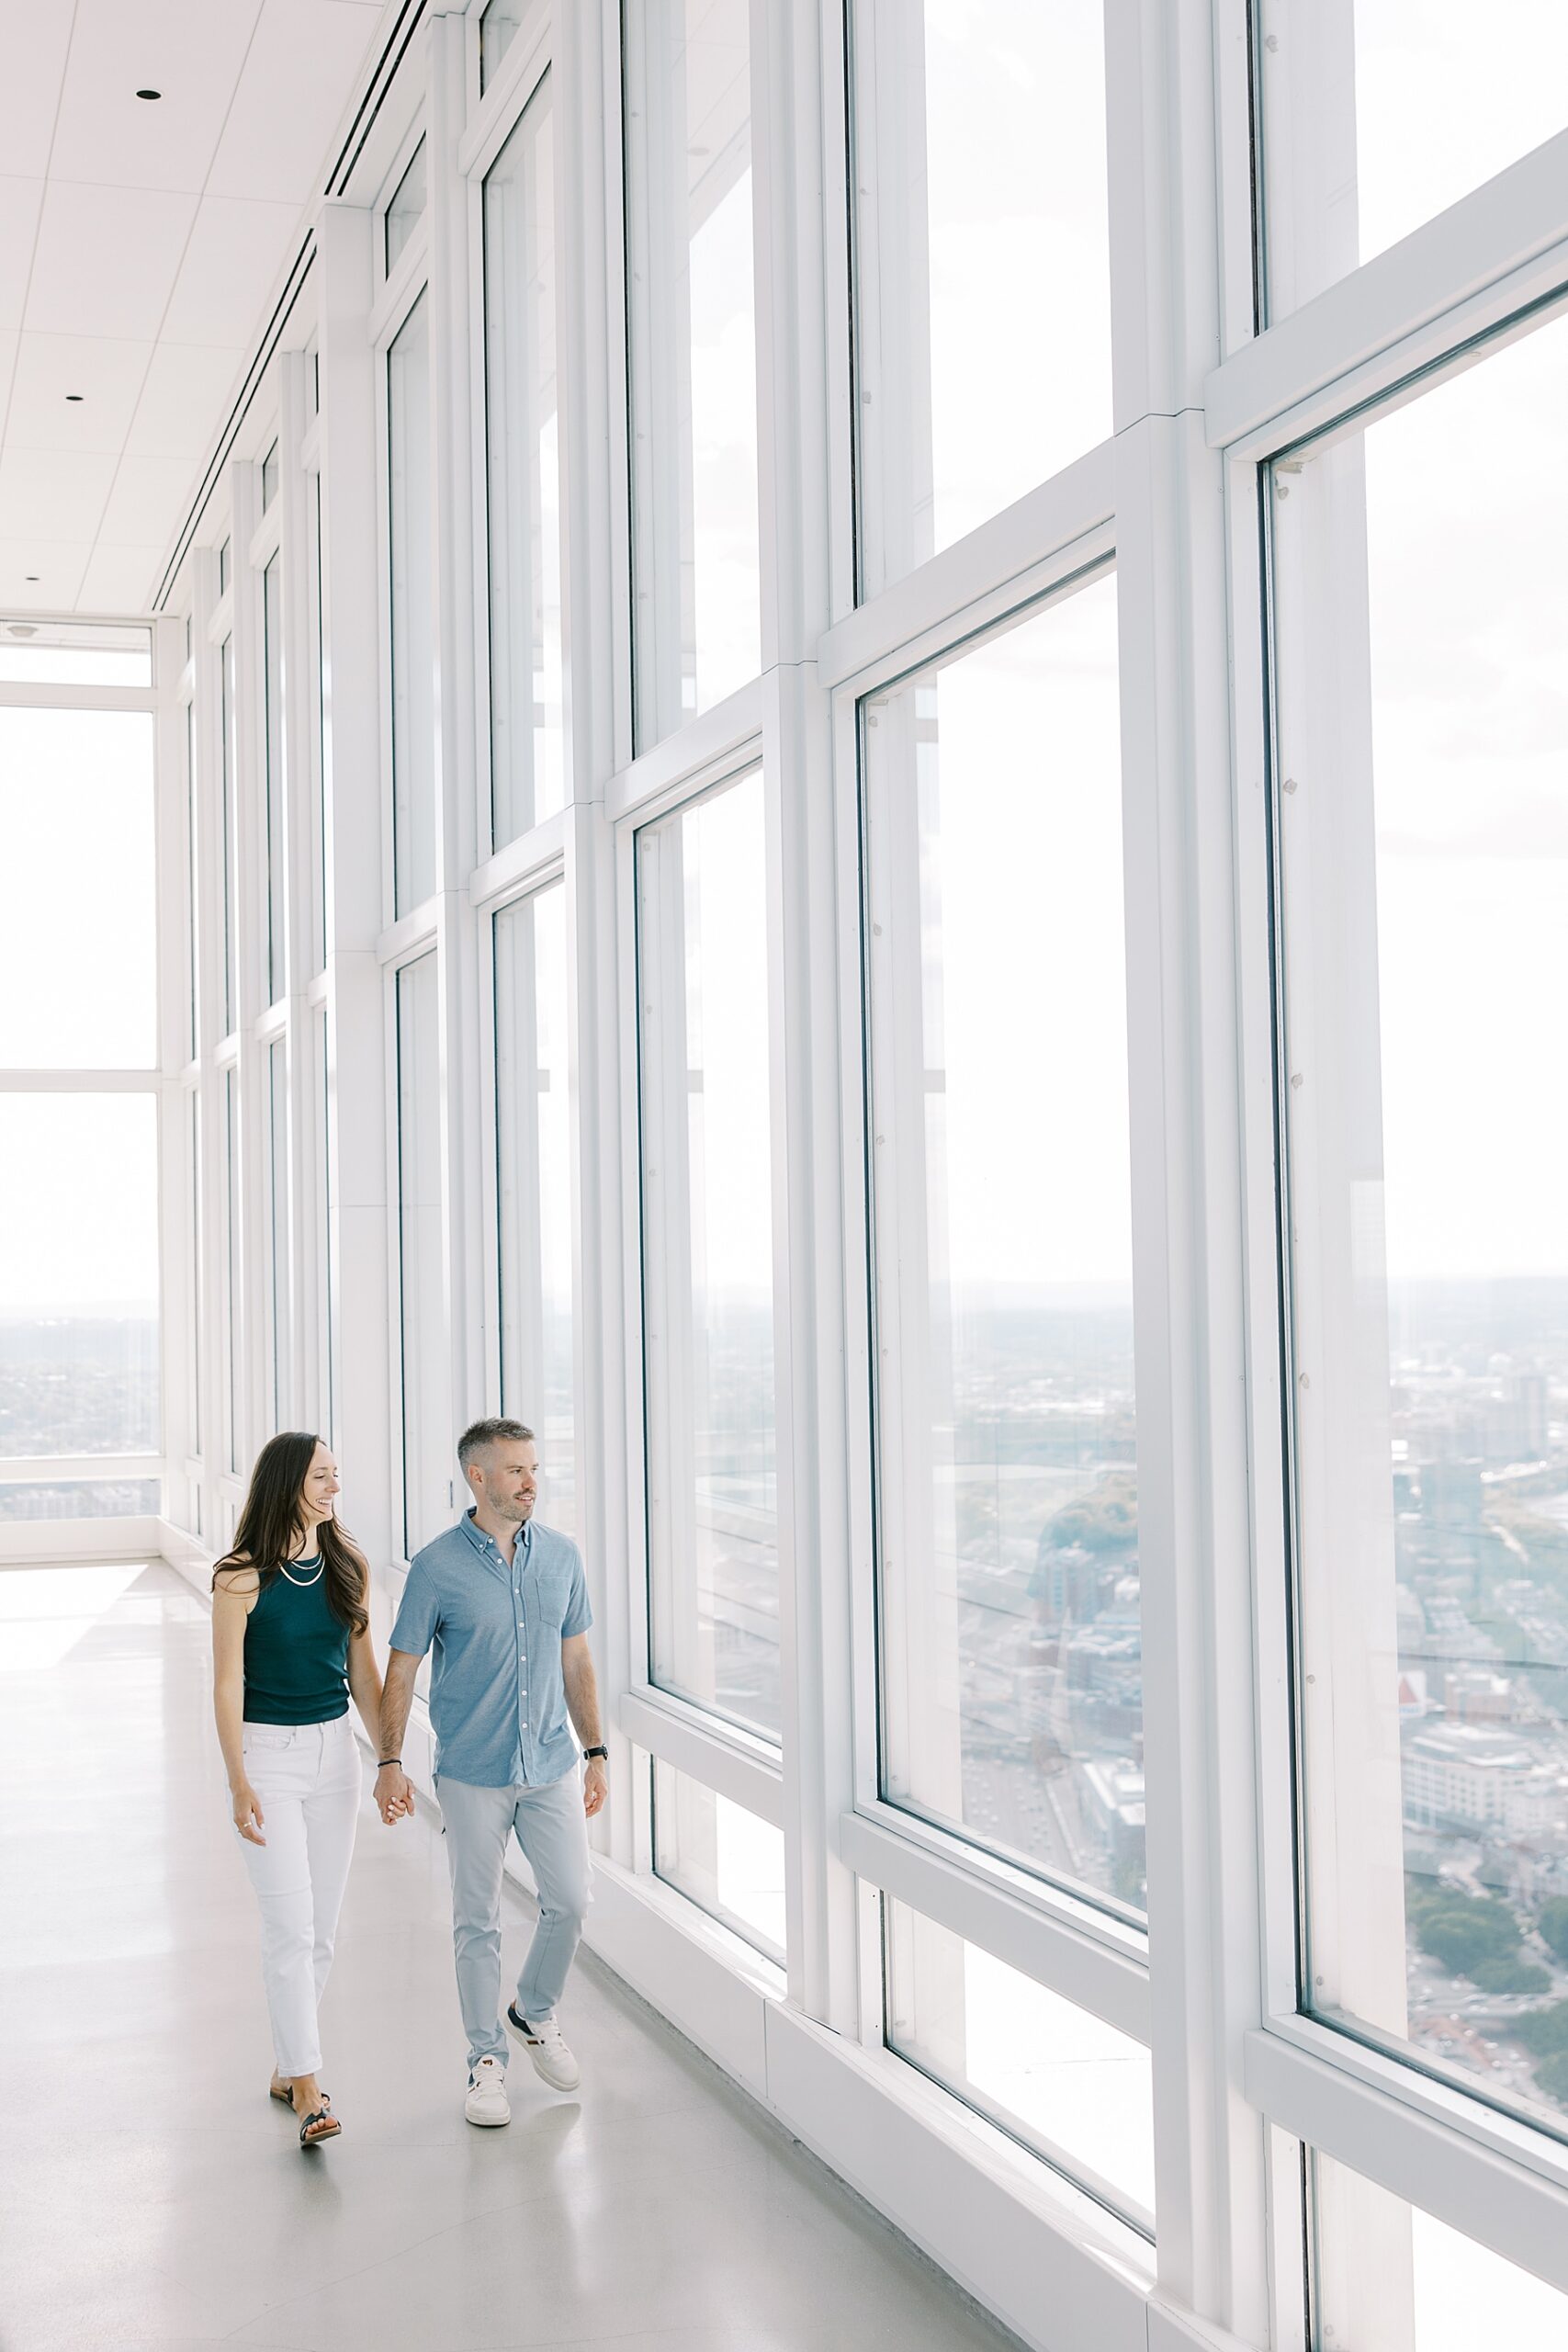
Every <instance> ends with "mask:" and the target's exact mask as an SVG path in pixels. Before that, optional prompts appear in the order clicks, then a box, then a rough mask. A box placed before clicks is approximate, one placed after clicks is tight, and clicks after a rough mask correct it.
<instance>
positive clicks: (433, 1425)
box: [398, 954, 457, 1560]
mask: <svg viewBox="0 0 1568 2352" xmlns="http://www.w3.org/2000/svg"><path fill="white" fill-rule="evenodd" d="M440 1004H441V1000H440V991H439V988H438V985H437V981H436V971H435V957H434V954H431V955H428V956H421V957H420V959H419V961H418V963H417V964H405V965H404V967H403V968H402V970H401V971H400V973H399V974H398V1232H399V1236H400V1266H401V1298H402V1392H403V1555H404V1557H405V1558H406V1559H411V1560H412V1557H413V1555H414V1554H415V1553H416V1552H417V1551H418V1550H419V1548H420V1546H421V1544H428V1543H429V1542H430V1539H431V1537H432V1536H433V1535H439V1534H440V1532H441V1531H442V1529H443V1528H444V1527H446V1525H448V1524H449V1522H450V1521H451V1519H452V1516H453V1512H454V1510H455V1508H456V1504H455V1500H454V1486H453V1481H454V1479H455V1476H456V1470H455V1457H454V1456H453V1448H454V1447H455V1445H456V1444H457V1430H454V1429H453V1428H452V1426H451V1417H452V1415H451V1391H450V1385H449V1382H448V1378H447V1345H446V1269H445V1265H444V1262H443V1260H444V1245H443V1224H442V1216H441V1032H440Z"/></svg>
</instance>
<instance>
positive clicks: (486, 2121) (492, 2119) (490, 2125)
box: [463, 2108, 512, 2131]
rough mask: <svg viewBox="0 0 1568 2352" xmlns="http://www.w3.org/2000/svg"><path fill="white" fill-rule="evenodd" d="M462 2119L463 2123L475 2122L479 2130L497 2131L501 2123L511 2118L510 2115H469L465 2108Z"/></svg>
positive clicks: (509, 2120)
mask: <svg viewBox="0 0 1568 2352" xmlns="http://www.w3.org/2000/svg"><path fill="white" fill-rule="evenodd" d="M463 2120H464V2122H465V2123H473V2124H477V2125H478V2127H479V2130H480V2131H500V2129H501V2127H502V2124H504V2123H510V2122H511V2120H512V2118H511V2116H510V2115H470V2114H469V2113H468V2109H467V2108H465V2109H463Z"/></svg>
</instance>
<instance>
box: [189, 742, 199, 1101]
mask: <svg viewBox="0 0 1568 2352" xmlns="http://www.w3.org/2000/svg"><path fill="white" fill-rule="evenodd" d="M199 838H200V820H199V818H198V816H197V759H196V704H195V701H194V700H192V701H190V702H187V703H186V903H185V932H186V1000H187V1015H188V1017H187V1021H186V1055H187V1056H188V1057H190V1058H191V1059H192V1060H194V1059H195V1057H196V1056H197V1053H198V1052H199V1051H200V1046H201V984H200V977H199V976H200V970H201V891H200V888H199V887H198V884H197V873H198V870H199V869H198V866H197V845H198V842H199Z"/></svg>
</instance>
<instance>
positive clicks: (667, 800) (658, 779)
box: [604, 677, 762, 825]
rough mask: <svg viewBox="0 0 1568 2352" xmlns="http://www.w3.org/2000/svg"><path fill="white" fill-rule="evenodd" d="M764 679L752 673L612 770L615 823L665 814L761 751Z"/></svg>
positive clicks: (607, 801)
mask: <svg viewBox="0 0 1568 2352" xmlns="http://www.w3.org/2000/svg"><path fill="white" fill-rule="evenodd" d="M761 746H762V682H761V678H760V677H759V678H754V679H752V680H751V681H750V683H749V684H746V685H744V686H739V687H738V688H737V689H736V691H735V693H734V694H732V695H727V696H726V697H725V699H724V701H723V702H718V703H715V704H714V705H713V707H712V708H711V709H708V710H705V711H704V712H703V713H702V715H701V717H700V718H694V719H692V720H690V721H689V722H688V724H687V725H686V726H684V727H682V728H680V729H677V730H676V732H675V733H674V734H672V735H667V736H665V738H664V740H663V741H662V742H660V743H656V744H654V745H653V746H652V748H651V749H650V750H649V751H646V752H639V753H638V755H637V758H636V759H635V760H633V761H632V762H631V763H630V765H629V766H627V767H625V768H623V769H622V770H621V772H620V774H619V775H615V776H612V777H611V779H610V782H609V784H608V785H607V786H606V787H605V792H604V813H605V815H606V816H607V817H608V818H609V820H610V822H611V823H612V824H616V825H618V824H622V823H624V822H625V821H626V820H627V819H628V818H634V817H635V818H636V819H637V821H638V822H639V823H641V822H646V821H648V820H651V819H652V818H655V817H659V816H663V815H665V814H667V813H668V811H669V810H670V809H671V808H672V807H674V806H676V805H677V804H678V803H679V802H680V801H681V800H682V799H684V798H685V797H687V796H688V795H689V794H692V793H696V792H703V791H705V790H706V789H707V788H708V786H710V785H714V784H718V783H721V782H722V781H723V780H724V779H725V777H727V776H729V775H735V774H736V773H737V771H738V770H739V769H741V768H744V767H749V766H750V765H751V764H752V763H754V762H755V761H756V760H758V759H760V758H761Z"/></svg>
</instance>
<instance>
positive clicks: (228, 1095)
mask: <svg viewBox="0 0 1568 2352" xmlns="http://www.w3.org/2000/svg"><path fill="white" fill-rule="evenodd" d="M219 1280H220V1298H219V1302H218V1346H219V1362H220V1364H221V1365H222V1367H223V1369H222V1372H221V1374H220V1379H221V1382H222V1390H223V1467H224V1468H225V1469H226V1470H230V1471H235V1472H237V1471H238V1469H239V1467H240V1088H239V1081H238V1080H237V1078H236V1076H235V1073H234V1072H233V1070H231V1069H226V1070H225V1071H224V1073H223V1234H222V1257H221V1260H220V1268H219Z"/></svg>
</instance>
